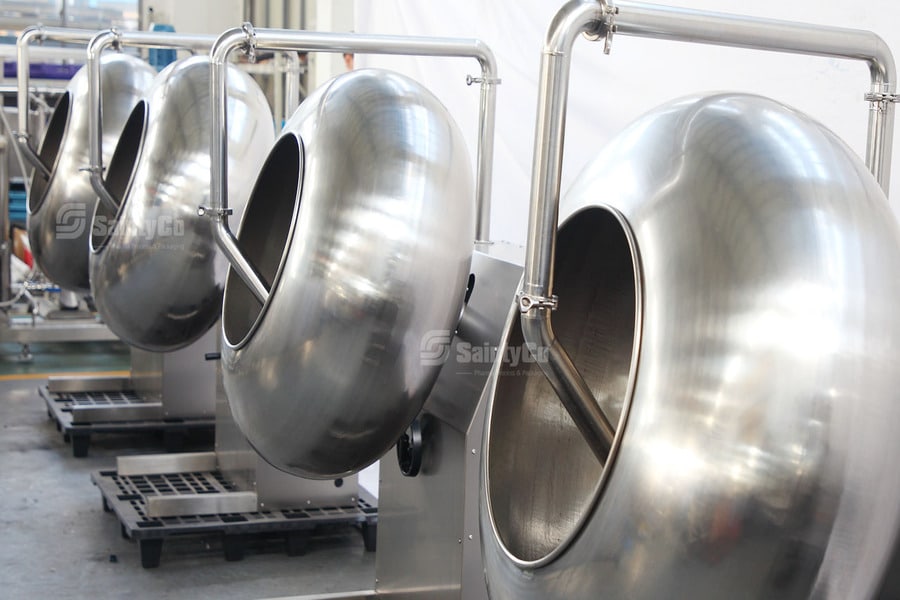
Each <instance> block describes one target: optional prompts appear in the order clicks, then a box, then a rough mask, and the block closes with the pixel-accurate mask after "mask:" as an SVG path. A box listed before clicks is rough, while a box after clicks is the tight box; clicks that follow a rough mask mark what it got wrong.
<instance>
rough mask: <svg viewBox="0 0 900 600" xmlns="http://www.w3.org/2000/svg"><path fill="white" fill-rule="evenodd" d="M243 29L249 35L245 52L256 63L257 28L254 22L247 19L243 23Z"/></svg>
mask: <svg viewBox="0 0 900 600" xmlns="http://www.w3.org/2000/svg"><path fill="white" fill-rule="evenodd" d="M241 31H243V32H244V35H245V36H246V37H247V42H246V47H245V48H244V53H245V54H246V55H247V59H248V60H249V61H250V62H252V63H255V62H256V29H254V28H253V23H251V22H250V21H245V22H244V23H243V24H242V25H241Z"/></svg>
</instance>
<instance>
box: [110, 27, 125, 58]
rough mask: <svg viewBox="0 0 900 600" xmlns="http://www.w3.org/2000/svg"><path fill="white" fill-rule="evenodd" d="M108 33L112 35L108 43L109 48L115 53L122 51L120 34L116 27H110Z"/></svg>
mask: <svg viewBox="0 0 900 600" xmlns="http://www.w3.org/2000/svg"><path fill="white" fill-rule="evenodd" d="M109 31H110V33H112V34H113V40H112V42H110V44H109V47H110V48H112V49H113V50H115V51H116V52H121V51H122V32H121V31H120V30H119V28H118V27H110V28H109Z"/></svg>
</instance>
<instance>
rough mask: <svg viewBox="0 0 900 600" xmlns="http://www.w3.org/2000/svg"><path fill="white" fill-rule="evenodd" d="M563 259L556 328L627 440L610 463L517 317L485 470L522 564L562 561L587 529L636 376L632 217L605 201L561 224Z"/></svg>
mask: <svg viewBox="0 0 900 600" xmlns="http://www.w3.org/2000/svg"><path fill="white" fill-rule="evenodd" d="M555 260H556V262H555V287H554V293H556V294H558V296H559V299H560V305H559V309H558V310H557V311H555V312H554V313H553V328H554V330H555V332H556V335H557V337H558V339H559V340H560V342H561V343H562V344H563V346H564V347H565V348H566V349H567V350H568V352H569V353H570V355H571V357H572V360H573V361H574V362H575V365H576V366H577V367H578V370H579V371H581V373H582V375H583V376H584V378H585V380H586V381H587V383H588V385H589V386H590V388H591V391H592V392H593V394H594V397H595V398H597V400H598V402H599V403H600V405H601V407H602V408H603V411H604V412H605V413H606V416H607V418H608V419H609V420H610V422H611V423H613V424H614V425H617V435H616V440H617V441H616V442H615V443H614V445H613V450H612V452H611V453H610V456H609V459H608V460H607V463H606V465H607V466H606V468H605V469H604V467H603V466H602V465H601V464H600V462H599V461H598V460H597V458H595V456H594V454H593V452H592V451H591V449H590V448H589V446H588V445H587V443H586V442H585V440H584V438H583V437H582V436H581V434H580V433H579V431H578V429H577V427H576V426H575V423H574V422H573V421H572V419H571V418H570V417H569V414H568V413H567V412H566V410H565V408H563V405H562V403H561V402H560V401H559V398H558V397H557V396H556V394H555V393H554V391H553V389H552V388H551V387H550V384H549V383H548V382H547V379H546V378H545V377H544V375H543V373H542V372H541V370H540V367H539V366H538V364H537V363H535V362H534V361H533V360H528V359H526V354H527V353H528V349H527V348H526V347H525V343H524V340H523V338H522V331H521V327H520V324H519V319H518V317H516V318H515V319H514V321H513V323H512V326H511V328H510V329H509V331H508V333H507V338H506V340H505V343H506V350H505V351H504V352H503V356H504V358H503V360H504V361H505V364H503V365H502V366H501V373H500V376H499V378H498V382H497V387H496V391H495V394H494V398H493V404H492V406H491V409H490V410H491V412H490V416H489V419H490V420H489V423H488V436H489V438H488V448H487V461H488V463H487V470H486V475H485V476H486V485H487V496H488V502H489V511H490V518H491V521H492V523H493V527H494V531H495V533H496V535H497V536H498V538H499V541H500V543H501V545H502V546H503V547H504V549H505V550H506V552H507V554H509V555H510V556H511V558H512V559H513V560H514V561H515V562H517V563H518V564H520V566H522V565H527V566H531V567H534V566H540V565H541V564H546V563H548V562H550V561H552V560H553V559H554V558H555V557H556V556H558V555H559V553H561V552H562V551H563V550H564V549H565V547H566V546H567V545H568V544H569V542H570V541H571V540H572V539H574V538H575V536H577V534H578V532H579V530H580V529H581V527H582V526H583V524H584V522H585V520H586V518H587V517H588V515H589V514H590V512H591V510H592V507H593V506H594V504H595V503H596V501H597V498H598V497H599V495H600V492H601V488H602V484H603V481H604V480H605V477H606V476H608V472H609V471H610V470H611V468H612V465H613V464H614V459H615V453H616V451H617V449H618V440H619V439H620V438H621V435H622V428H623V427H624V422H625V416H626V414H627V407H628V404H629V399H630V394H631V389H632V380H633V377H634V374H635V368H634V367H633V363H634V362H635V359H633V357H634V356H636V353H635V352H634V349H635V345H636V343H637V339H636V332H639V330H640V322H639V321H640V308H639V306H640V301H639V299H640V289H639V287H638V286H639V284H640V277H639V269H638V259H637V251H636V249H635V246H634V242H633V237H632V236H631V232H630V229H629V228H628V226H627V223H625V222H624V220H623V219H622V218H621V216H619V215H618V213H615V212H613V211H611V210H609V209H606V208H602V207H593V208H588V209H586V210H583V211H581V212H579V213H578V214H576V215H574V216H573V217H572V218H570V219H569V220H568V221H567V222H566V223H565V224H564V225H563V226H562V227H561V228H560V231H559V237H558V243H557V249H556V258H555ZM519 352H521V354H519ZM537 352H540V349H538V350H537ZM516 356H518V357H520V358H518V359H515V357H516ZM528 358H530V355H529V356H528ZM538 358H540V357H539V356H538ZM513 361H516V364H513ZM604 471H607V473H606V474H605V473H604Z"/></svg>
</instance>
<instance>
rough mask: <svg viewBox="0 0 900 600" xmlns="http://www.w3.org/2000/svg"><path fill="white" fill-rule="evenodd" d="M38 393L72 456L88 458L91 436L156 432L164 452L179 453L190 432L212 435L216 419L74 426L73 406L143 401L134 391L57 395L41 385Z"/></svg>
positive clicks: (125, 403) (77, 424)
mask: <svg viewBox="0 0 900 600" xmlns="http://www.w3.org/2000/svg"><path fill="white" fill-rule="evenodd" d="M38 393H39V394H40V395H41V397H42V398H43V399H44V402H45V403H46V404H47V418H49V419H50V420H51V421H55V422H56V430H57V431H59V432H60V433H62V434H63V439H64V440H65V441H66V442H71V444H72V456H74V457H76V458H84V457H86V456H87V455H88V450H89V448H90V445H91V435H92V434H131V433H138V432H140V433H159V434H161V435H162V439H163V447H164V448H165V450H166V452H180V451H181V450H183V448H184V442H185V438H186V437H187V435H188V434H189V433H192V432H198V433H199V432H204V433H208V434H210V435H211V434H212V432H214V431H215V426H216V421H215V417H212V416H210V417H200V418H195V419H158V420H140V421H106V422H96V423H73V422H72V407H73V406H75V405H89V406H128V405H134V404H140V403H143V402H146V400H144V399H143V398H141V396H139V395H138V394H137V393H135V392H133V391H121V392H120V391H115V392H104V391H94V392H65V393H56V392H51V391H49V390H48V389H47V386H45V385H44V386H40V387H39V388H38Z"/></svg>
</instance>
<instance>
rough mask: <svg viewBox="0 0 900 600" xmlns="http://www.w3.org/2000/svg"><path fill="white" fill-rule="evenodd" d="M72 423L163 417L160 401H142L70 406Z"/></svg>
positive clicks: (141, 419)
mask: <svg viewBox="0 0 900 600" xmlns="http://www.w3.org/2000/svg"><path fill="white" fill-rule="evenodd" d="M70 410H71V413H72V423H75V424H78V423H116V422H122V421H158V420H160V419H163V418H165V413H164V412H163V405H162V402H142V403H140V404H128V405H124V406H78V405H75V406H72V407H71V409H70Z"/></svg>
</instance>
